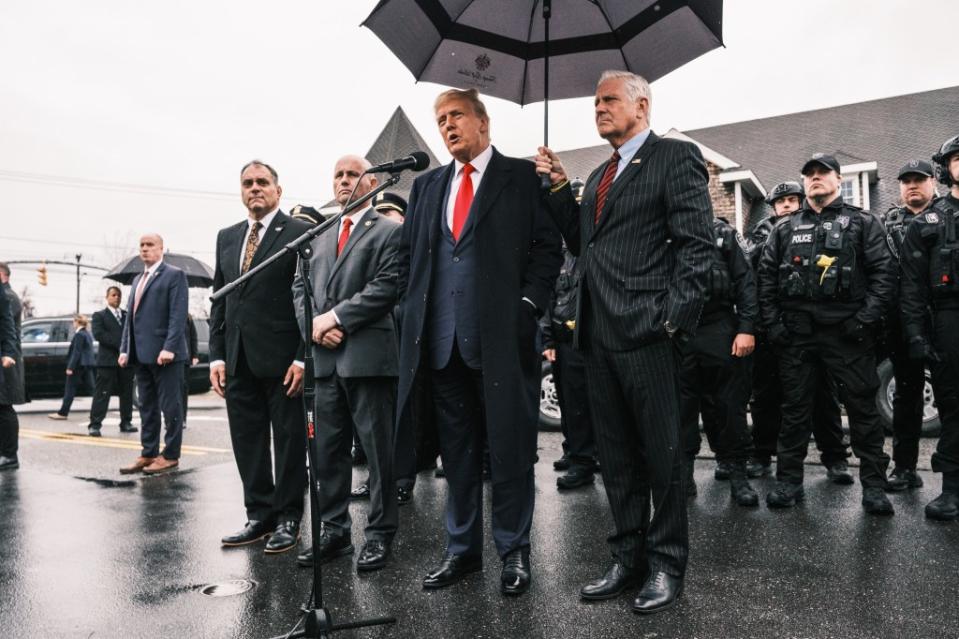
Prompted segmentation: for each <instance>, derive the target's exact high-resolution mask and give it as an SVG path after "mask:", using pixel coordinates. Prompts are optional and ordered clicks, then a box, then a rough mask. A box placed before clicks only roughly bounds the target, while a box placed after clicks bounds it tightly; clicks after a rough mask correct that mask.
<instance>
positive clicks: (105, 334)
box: [88, 286, 137, 437]
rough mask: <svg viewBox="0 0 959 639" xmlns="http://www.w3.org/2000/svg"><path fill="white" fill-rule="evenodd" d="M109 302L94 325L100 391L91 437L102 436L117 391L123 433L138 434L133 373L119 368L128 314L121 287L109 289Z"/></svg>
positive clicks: (92, 412) (92, 416)
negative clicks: (124, 306)
mask: <svg viewBox="0 0 959 639" xmlns="http://www.w3.org/2000/svg"><path fill="white" fill-rule="evenodd" d="M106 299H107V305H106V308H104V309H103V310H100V311H97V312H96V313H94V314H93V322H92V328H93V339H95V340H96V341H97V342H98V343H99V345H100V348H99V349H98V350H97V381H96V390H95V391H94V393H93V403H92V404H91V405H90V426H89V427H88V432H89V434H90V436H91V437H99V436H100V427H101V426H102V425H103V418H104V417H106V415H107V409H108V408H109V406H110V395H112V394H113V393H114V392H115V393H116V394H117V396H118V397H119V398H120V432H121V433H135V432H137V428H136V426H134V425H133V370H132V369H130V368H120V367H119V366H117V360H118V359H119V357H120V340H121V339H123V324H124V322H126V311H124V310H123V309H121V308H120V301H121V299H122V293H121V292H120V287H119V286H111V287H110V288H108V289H107V296H106Z"/></svg>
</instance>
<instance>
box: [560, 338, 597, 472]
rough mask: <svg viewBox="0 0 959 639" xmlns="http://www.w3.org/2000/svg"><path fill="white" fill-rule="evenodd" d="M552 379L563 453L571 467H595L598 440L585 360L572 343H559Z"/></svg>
mask: <svg viewBox="0 0 959 639" xmlns="http://www.w3.org/2000/svg"><path fill="white" fill-rule="evenodd" d="M553 379H554V380H555V382H556V397H557V399H558V400H559V409H560V424H561V426H562V429H563V452H564V453H565V454H566V456H567V457H568V458H569V462H570V466H571V467H579V468H588V469H589V470H592V469H593V468H594V467H595V464H596V440H595V438H594V437H593V424H592V423H591V422H590V420H589V393H588V392H587V390H586V359H585V358H584V357H583V354H582V353H581V352H580V351H578V350H576V349H574V348H573V345H572V343H570V342H557V343H556V361H555V362H554V363H553Z"/></svg>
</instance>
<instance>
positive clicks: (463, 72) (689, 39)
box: [363, 0, 723, 105]
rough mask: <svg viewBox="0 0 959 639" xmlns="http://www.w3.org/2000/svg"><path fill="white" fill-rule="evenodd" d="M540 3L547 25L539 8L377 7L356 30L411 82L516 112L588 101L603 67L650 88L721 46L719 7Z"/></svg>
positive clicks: (440, 2)
mask: <svg viewBox="0 0 959 639" xmlns="http://www.w3.org/2000/svg"><path fill="white" fill-rule="evenodd" d="M545 1H546V4H547V5H550V4H551V11H550V12H549V15H550V16H551V17H550V19H549V20H548V21H547V20H545V19H544V16H543V4H544V0H380V3H379V4H378V5H377V6H376V8H375V9H373V12H372V13H371V14H370V15H369V16H368V17H367V18H366V20H365V21H364V22H363V26H366V27H368V28H369V29H370V30H372V31H373V33H375V34H376V35H377V37H379V38H380V40H382V41H383V42H384V43H385V44H386V46H387V47H389V48H390V50H391V51H393V53H394V54H395V55H396V56H397V57H398V58H399V59H400V61H401V62H402V63H403V64H404V65H406V68H408V69H409V70H410V71H411V72H412V73H413V76H414V77H415V78H416V79H417V80H419V81H425V82H435V83H437V84H443V85H447V86H455V87H460V88H470V87H474V88H476V89H477V90H479V91H480V92H481V93H483V94H485V95H492V96H496V97H498V98H503V99H505V100H509V101H511V102H516V103H518V104H521V105H525V104H529V103H532V102H539V101H541V100H544V99H545V98H550V99H557V98H575V97H582V96H587V95H592V94H593V92H594V91H595V89H596V81H597V80H598V79H599V76H600V74H601V73H602V72H603V71H605V70H607V69H619V70H626V71H632V72H633V73H638V74H639V75H641V76H643V77H644V78H646V80H648V81H649V82H652V81H653V80H656V79H658V78H660V77H662V76H664V75H666V74H667V73H669V72H670V71H673V70H674V69H677V68H679V67H680V66H682V65H683V64H685V63H687V62H689V61H690V60H693V59H694V58H697V57H699V56H700V55H702V54H704V53H706V52H707V51H711V50H712V49H715V48H716V47H719V46H721V45H722V43H723V42H722V16H723V3H722V0H688V1H686V2H681V1H679V0H552V1H550V0H545ZM547 24H548V26H547ZM547 33H548V34H549V38H548V45H547V37H546V35H547ZM547 49H548V50H547ZM547 55H548V60H549V63H548V64H549V74H548V75H549V86H548V87H547V86H546V82H545V81H544V76H545V75H546V73H545V71H546V68H545V67H546V65H545V64H544V60H545V59H546V58H547ZM547 88H548V92H547V91H545V89H547Z"/></svg>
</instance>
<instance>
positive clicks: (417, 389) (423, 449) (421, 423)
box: [393, 367, 440, 489]
mask: <svg viewBox="0 0 959 639" xmlns="http://www.w3.org/2000/svg"><path fill="white" fill-rule="evenodd" d="M411 393H412V396H411V397H410V404H409V412H408V413H407V414H406V415H404V416H401V417H400V420H399V422H398V424H397V428H396V453H395V456H394V458H393V474H394V475H395V476H396V485H397V486H402V487H404V488H409V489H412V488H413V487H414V486H415V485H416V474H417V473H418V472H420V471H421V470H427V469H430V468H435V467H436V456H437V455H439V454H440V443H439V435H438V434H437V432H436V420H435V418H434V415H433V399H432V396H431V395H430V386H429V383H428V371H427V370H425V367H424V368H423V369H420V371H419V372H418V373H417V375H416V378H415V379H414V380H413V389H412V391H411Z"/></svg>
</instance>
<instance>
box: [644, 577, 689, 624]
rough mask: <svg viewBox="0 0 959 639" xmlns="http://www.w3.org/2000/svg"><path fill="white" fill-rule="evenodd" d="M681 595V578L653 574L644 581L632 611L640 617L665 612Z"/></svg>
mask: <svg viewBox="0 0 959 639" xmlns="http://www.w3.org/2000/svg"><path fill="white" fill-rule="evenodd" d="M681 594H683V578H682V577H674V576H673V575H668V574H666V573H665V572H655V573H653V574H651V575H650V576H649V578H647V579H646V583H645V584H643V587H642V589H641V590H640V591H639V595H637V596H636V601H635V602H633V611H634V612H638V613H639V614H641V615H651V614H653V613H654V612H659V611H661V610H666V609H667V608H671V607H672V606H673V604H675V603H676V600H677V599H678V598H679V595H681Z"/></svg>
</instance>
